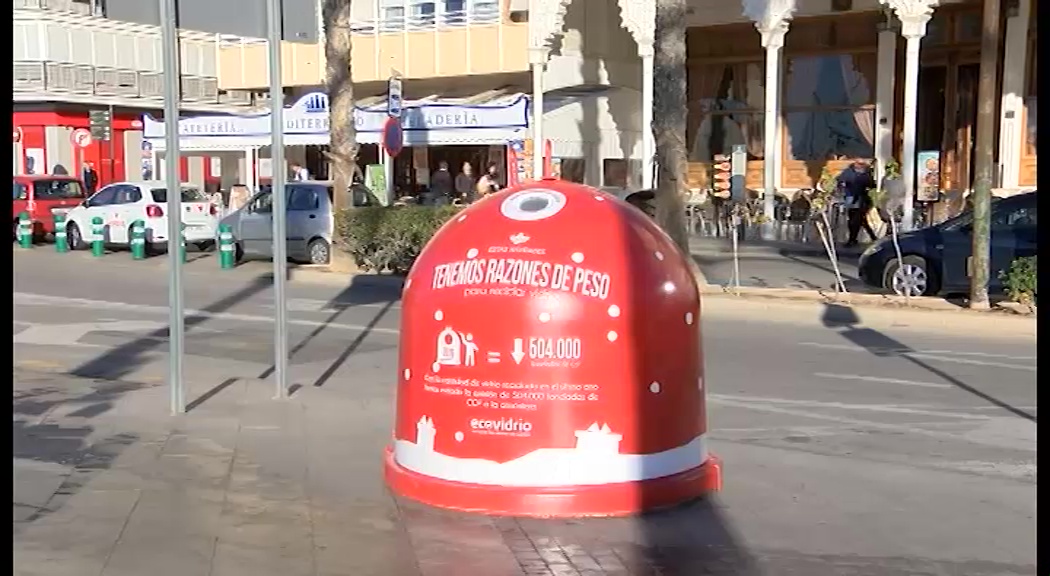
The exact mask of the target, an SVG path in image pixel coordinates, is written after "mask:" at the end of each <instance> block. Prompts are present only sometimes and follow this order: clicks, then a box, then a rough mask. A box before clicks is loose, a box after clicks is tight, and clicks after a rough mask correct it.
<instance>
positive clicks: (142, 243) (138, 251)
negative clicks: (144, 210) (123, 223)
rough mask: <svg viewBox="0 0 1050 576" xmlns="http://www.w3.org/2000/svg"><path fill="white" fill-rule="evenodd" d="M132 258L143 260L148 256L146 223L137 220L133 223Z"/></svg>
mask: <svg viewBox="0 0 1050 576" xmlns="http://www.w3.org/2000/svg"><path fill="white" fill-rule="evenodd" d="M130 233H131V239H130V242H131V258H132V259H134V260H142V259H144V258H146V223H145V222H143V221H142V220H136V221H134V222H132V223H131V230H130Z"/></svg>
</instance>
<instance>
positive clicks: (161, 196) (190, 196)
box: [150, 188, 208, 204]
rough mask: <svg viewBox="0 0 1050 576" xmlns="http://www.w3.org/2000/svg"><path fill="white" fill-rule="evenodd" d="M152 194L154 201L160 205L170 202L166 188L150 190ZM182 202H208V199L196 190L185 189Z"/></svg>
mask: <svg viewBox="0 0 1050 576" xmlns="http://www.w3.org/2000/svg"><path fill="white" fill-rule="evenodd" d="M150 194H152V195H153V201H154V202H156V203H158V204H164V203H165V202H167V201H168V191H167V189H165V188H154V189H152V190H150ZM182 201H183V202H207V201H208V199H207V198H205V197H204V194H202V193H201V191H200V190H198V189H196V188H183V189H182Z"/></svg>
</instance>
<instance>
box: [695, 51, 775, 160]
mask: <svg viewBox="0 0 1050 576" xmlns="http://www.w3.org/2000/svg"><path fill="white" fill-rule="evenodd" d="M689 81H690V104H689V108H690V113H691V116H692V117H694V118H697V119H698V121H696V123H695V124H694V125H693V126H692V130H690V146H689V160H690V161H693V162H711V161H712V158H713V156H714V155H715V154H728V153H730V152H731V151H732V150H733V146H735V145H740V144H742V145H745V146H747V150H748V155H749V157H750V158H751V159H761V158H762V146H763V139H762V138H763V127H762V118H763V116H762V107H763V105H764V100H765V93H764V90H765V77H764V73H763V64H762V62H761V61H758V62H740V63H733V64H710V65H705V66H699V67H695V68H693V69H692V70H691V73H690V78H689Z"/></svg>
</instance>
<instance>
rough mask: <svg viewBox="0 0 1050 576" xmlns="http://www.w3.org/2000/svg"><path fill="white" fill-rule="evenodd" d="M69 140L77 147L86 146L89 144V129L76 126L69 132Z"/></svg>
mask: <svg viewBox="0 0 1050 576" xmlns="http://www.w3.org/2000/svg"><path fill="white" fill-rule="evenodd" d="M69 141H70V142H72V143H73V145H74V146H76V147H77V148H87V147H88V146H91V131H90V130H85V129H84V128H77V129H76V130H73V132H72V133H70V135H69Z"/></svg>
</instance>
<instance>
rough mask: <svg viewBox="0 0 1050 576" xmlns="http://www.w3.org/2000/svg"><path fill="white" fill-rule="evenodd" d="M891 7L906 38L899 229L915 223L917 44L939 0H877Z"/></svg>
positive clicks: (920, 41) (917, 101)
mask: <svg viewBox="0 0 1050 576" xmlns="http://www.w3.org/2000/svg"><path fill="white" fill-rule="evenodd" d="M879 1H880V2H882V3H883V4H885V5H887V6H889V7H890V8H892V9H893V12H894V13H895V14H896V15H897V19H898V20H900V22H901V35H902V36H904V39H905V40H906V46H907V49H906V52H905V57H904V123H903V138H902V142H901V162H900V164H901V180H902V181H903V182H904V193H905V194H906V196H905V199H904V216H903V218H902V219H901V229H902V230H903V231H908V230H911V229H912V228H914V226H915V168H916V165H915V137H916V127H917V125H918V122H917V118H916V115H917V112H918V103H919V46H920V44H921V43H922V37H923V36H925V35H926V24H927V23H928V22H929V21H930V17H931V16H932V15H933V9H934V7H936V6H937V4H938V2H939V0H879Z"/></svg>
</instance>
